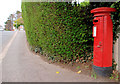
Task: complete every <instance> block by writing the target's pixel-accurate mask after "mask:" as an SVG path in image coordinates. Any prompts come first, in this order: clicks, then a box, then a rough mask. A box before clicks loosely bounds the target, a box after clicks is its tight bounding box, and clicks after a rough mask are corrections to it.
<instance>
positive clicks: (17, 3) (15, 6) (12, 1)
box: [0, 0, 21, 27]
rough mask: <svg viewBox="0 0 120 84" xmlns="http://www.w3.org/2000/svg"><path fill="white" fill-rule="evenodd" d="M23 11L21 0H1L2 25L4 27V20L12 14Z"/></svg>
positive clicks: (0, 19)
mask: <svg viewBox="0 0 120 84" xmlns="http://www.w3.org/2000/svg"><path fill="white" fill-rule="evenodd" d="M17 10H19V11H21V0H1V1H0V25H2V26H3V27H4V22H6V21H7V18H8V17H9V15H10V14H13V13H16V11H17Z"/></svg>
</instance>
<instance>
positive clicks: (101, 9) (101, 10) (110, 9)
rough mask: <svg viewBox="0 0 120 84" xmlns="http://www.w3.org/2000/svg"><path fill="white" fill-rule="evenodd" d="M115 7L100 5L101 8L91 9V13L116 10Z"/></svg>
mask: <svg viewBox="0 0 120 84" xmlns="http://www.w3.org/2000/svg"><path fill="white" fill-rule="evenodd" d="M115 11H116V9H115V8H109V7H100V8H95V9H93V10H91V13H105V12H115Z"/></svg>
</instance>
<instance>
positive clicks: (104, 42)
mask: <svg viewBox="0 0 120 84" xmlns="http://www.w3.org/2000/svg"><path fill="white" fill-rule="evenodd" d="M115 11H116V9H114V8H109V7H100V8H96V9H93V10H91V13H94V19H93V25H94V26H93V37H94V47H93V68H94V70H95V71H96V72H97V73H98V74H99V75H102V76H108V75H110V73H112V46H113V23H112V20H111V15H110V13H111V12H115Z"/></svg>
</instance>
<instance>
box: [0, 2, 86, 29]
mask: <svg viewBox="0 0 120 84" xmlns="http://www.w3.org/2000/svg"><path fill="white" fill-rule="evenodd" d="M73 1H75V0H73ZM76 1H77V2H78V1H79V2H82V1H84V0H76ZM17 10H18V11H21V0H1V1H0V25H2V26H3V27H4V25H5V24H4V23H5V22H6V21H7V18H8V17H9V15H10V14H14V13H16V11H17Z"/></svg>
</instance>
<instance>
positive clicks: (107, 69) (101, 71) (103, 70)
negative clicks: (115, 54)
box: [93, 65, 112, 77]
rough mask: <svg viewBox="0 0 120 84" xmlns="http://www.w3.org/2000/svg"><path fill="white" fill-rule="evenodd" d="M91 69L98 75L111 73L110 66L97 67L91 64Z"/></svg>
mask: <svg viewBox="0 0 120 84" xmlns="http://www.w3.org/2000/svg"><path fill="white" fill-rule="evenodd" d="M93 70H94V71H95V73H96V74H97V75H98V76H103V77H110V76H111V74H112V67H98V66H95V65H93Z"/></svg>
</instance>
